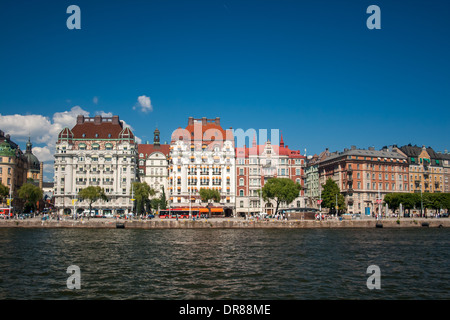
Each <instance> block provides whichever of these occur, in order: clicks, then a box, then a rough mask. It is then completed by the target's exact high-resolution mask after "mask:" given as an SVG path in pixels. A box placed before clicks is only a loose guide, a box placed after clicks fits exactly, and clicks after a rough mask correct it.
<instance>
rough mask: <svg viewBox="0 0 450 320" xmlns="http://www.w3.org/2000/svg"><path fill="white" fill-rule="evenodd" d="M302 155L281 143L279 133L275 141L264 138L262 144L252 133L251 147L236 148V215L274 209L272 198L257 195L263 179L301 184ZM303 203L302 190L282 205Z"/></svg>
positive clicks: (263, 182) (298, 205) (271, 211)
mask: <svg viewBox="0 0 450 320" xmlns="http://www.w3.org/2000/svg"><path fill="white" fill-rule="evenodd" d="M305 160H306V157H305V156H302V155H301V154H300V151H299V150H291V149H289V147H288V146H287V145H285V144H284V141H283V135H281V137H280V141H279V144H278V145H274V144H272V143H271V142H270V140H268V141H267V142H266V143H265V144H263V145H257V144H256V137H254V139H253V142H252V146H251V147H247V146H244V147H238V148H236V212H237V214H238V215H240V216H244V215H246V214H249V215H252V214H256V213H259V212H266V213H268V214H271V213H274V210H275V207H276V204H275V202H273V203H272V202H269V203H263V202H264V201H262V199H260V197H259V196H258V190H260V189H261V188H262V187H263V186H264V184H265V182H266V181H267V180H268V179H270V178H276V177H278V178H289V179H291V180H293V181H294V182H297V183H298V184H300V185H301V186H302V187H303V186H304V168H305ZM304 205H305V199H304V191H303V190H302V191H300V194H299V197H298V198H297V199H295V200H294V201H293V202H292V203H289V204H283V205H282V208H287V207H302V206H304ZM282 208H280V209H282Z"/></svg>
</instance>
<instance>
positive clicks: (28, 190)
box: [19, 183, 44, 211]
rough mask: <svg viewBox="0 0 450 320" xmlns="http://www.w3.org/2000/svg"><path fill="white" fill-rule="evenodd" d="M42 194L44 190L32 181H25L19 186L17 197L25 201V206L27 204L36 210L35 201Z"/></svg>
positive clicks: (40, 197)
mask: <svg viewBox="0 0 450 320" xmlns="http://www.w3.org/2000/svg"><path fill="white" fill-rule="evenodd" d="M43 196H44V192H43V191H42V190H41V188H39V187H38V186H35V185H34V184H32V183H25V184H23V185H22V186H21V187H20V188H19V198H21V199H23V200H24V201H25V206H29V207H31V208H32V209H33V211H36V203H37V202H38V201H39V200H41V199H42V198H43Z"/></svg>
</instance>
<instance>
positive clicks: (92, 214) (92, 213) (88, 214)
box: [82, 210, 95, 217]
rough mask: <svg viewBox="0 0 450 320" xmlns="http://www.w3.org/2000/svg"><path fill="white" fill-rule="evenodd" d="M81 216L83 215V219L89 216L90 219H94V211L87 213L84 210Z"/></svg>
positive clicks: (87, 211)
mask: <svg viewBox="0 0 450 320" xmlns="http://www.w3.org/2000/svg"><path fill="white" fill-rule="evenodd" d="M82 215H83V216H84V217H88V216H90V217H95V211H94V210H91V212H90V213H89V210H84V211H83V213H82Z"/></svg>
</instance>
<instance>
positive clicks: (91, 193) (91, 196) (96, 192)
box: [78, 186, 108, 215]
mask: <svg viewBox="0 0 450 320" xmlns="http://www.w3.org/2000/svg"><path fill="white" fill-rule="evenodd" d="M78 197H79V198H80V199H81V200H82V201H83V200H86V201H88V203H89V215H90V214H91V211H92V204H93V203H94V202H95V201H97V200H103V201H108V197H107V196H106V194H105V190H103V188H101V187H98V186H96V187H95V186H89V187H87V188H84V189H82V190H80V191H79V192H78Z"/></svg>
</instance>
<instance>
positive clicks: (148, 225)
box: [0, 218, 450, 229]
mask: <svg viewBox="0 0 450 320" xmlns="http://www.w3.org/2000/svg"><path fill="white" fill-rule="evenodd" d="M377 224H378V226H377ZM381 226H382V228H418V227H421V228H423V227H430V228H448V227H450V218H400V219H397V218H387V219H382V220H379V221H377V220H376V219H374V218H367V219H352V220H345V219H344V220H338V219H335V218H333V219H328V220H324V221H314V220H275V219H268V220H258V221H257V220H246V219H244V218H211V219H199V220H195V221H194V220H192V219H179V220H176V219H159V218H154V219H151V220H139V219H135V220H125V219H118V220H116V219H114V218H107V219H105V218H91V219H86V218H84V219H79V220H73V219H62V220H57V219H51V220H45V221H43V220H42V219H41V218H30V219H24V220H21V219H11V220H4V219H0V228H114V229H115V228H125V229H212V228H216V229H233V228H236V229H257V228H260V229H270V228H276V229H281V228H286V229H296V228H376V227H381Z"/></svg>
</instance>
